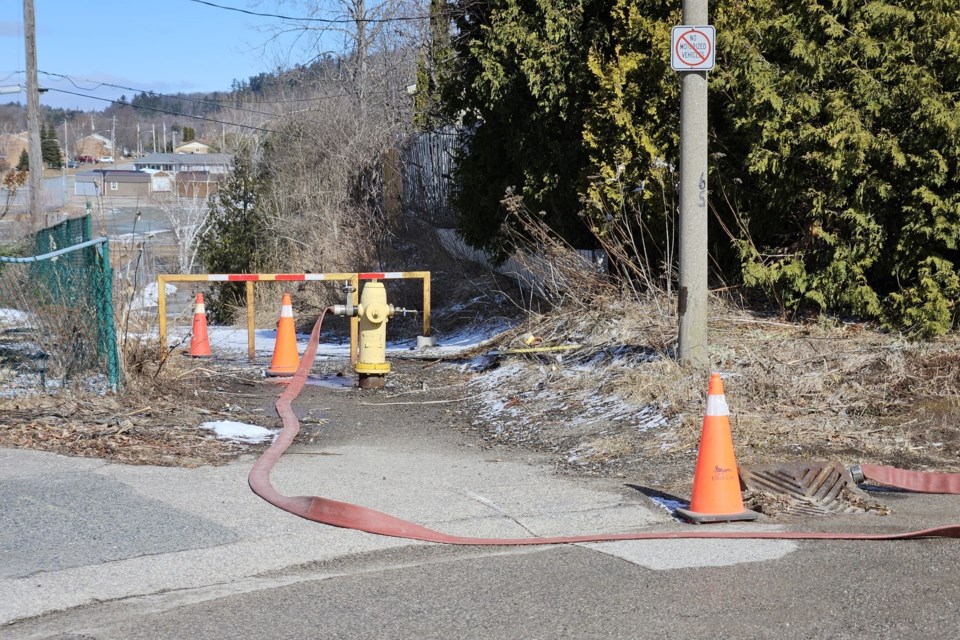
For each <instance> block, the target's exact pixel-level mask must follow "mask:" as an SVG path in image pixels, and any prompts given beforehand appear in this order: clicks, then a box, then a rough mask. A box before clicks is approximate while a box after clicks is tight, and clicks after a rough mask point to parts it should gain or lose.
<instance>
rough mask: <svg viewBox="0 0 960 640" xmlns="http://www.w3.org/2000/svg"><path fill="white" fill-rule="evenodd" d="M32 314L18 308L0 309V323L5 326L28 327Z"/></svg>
mask: <svg viewBox="0 0 960 640" xmlns="http://www.w3.org/2000/svg"><path fill="white" fill-rule="evenodd" d="M32 317H33V314H31V313H27V312H25V311H20V310H19V309H0V324H3V325H4V326H7V327H30V326H32V325H31V318H32Z"/></svg>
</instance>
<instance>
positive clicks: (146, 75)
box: [0, 0, 299, 109]
mask: <svg viewBox="0 0 960 640" xmlns="http://www.w3.org/2000/svg"><path fill="white" fill-rule="evenodd" d="M216 4H221V5H225V6H232V7H237V8H242V9H251V8H252V9H255V10H259V11H261V12H266V13H271V12H274V13H276V12H277V11H276V10H277V6H276V5H273V6H268V5H270V4H271V3H268V2H263V3H259V6H256V7H254V6H251V5H250V4H249V3H248V2H247V1H246V0H216ZM281 9H282V10H281V11H279V12H280V13H285V14H294V15H296V14H297V10H296V8H294V7H292V6H290V7H282V8H281ZM35 11H36V20H37V66H38V68H39V70H40V71H47V72H50V73H54V74H61V75H66V76H70V78H71V79H72V80H73V83H71V82H70V81H68V80H65V79H62V78H56V77H51V76H45V75H43V74H41V75H40V76H39V80H40V86H41V87H50V88H58V89H64V90H68V91H72V92H75V93H82V94H90V95H95V96H100V97H103V98H111V99H116V98H118V97H119V96H120V95H121V94H126V96H127V98H130V97H131V96H132V95H133V93H134V92H132V91H124V90H122V89H114V88H110V87H103V86H101V87H99V88H98V87H97V83H98V82H108V83H111V84H117V85H123V86H125V87H133V88H136V89H140V90H147V91H156V92H159V93H176V92H179V91H183V92H191V91H214V90H229V88H230V83H231V82H232V81H233V80H234V79H246V78H248V77H250V76H252V75H256V74H258V73H260V72H261V71H270V70H273V69H276V68H277V66H278V65H281V64H289V63H295V62H299V60H296V59H286V54H284V53H283V47H284V46H285V44H287V43H284V42H273V43H269V44H268V41H269V33H267V32H266V31H264V30H263V27H267V26H269V25H270V24H271V19H270V18H264V17H255V16H250V15H245V14H242V13H238V12H234V11H225V10H223V9H217V8H214V7H210V6H206V5H203V4H198V3H195V2H191V1H190V0H168V1H167V2H161V3H157V2H147V1H145V0H97V1H96V2H79V1H75V0H35ZM273 23H274V24H275V23H276V21H273ZM265 45H266V46H265ZM24 60H25V54H24V40H23V3H22V2H21V1H20V0H2V1H0V86H5V85H15V84H24V83H25V77H24V74H23V73H17V72H19V71H23V70H24V69H25V67H26V64H25V62H24ZM75 85H77V86H75ZM78 87H82V88H78ZM16 99H17V95H15V94H10V95H0V102H4V103H5V102H9V101H11V100H16ZM25 100H26V98H25V96H24V94H20V101H21V102H25ZM40 100H41V102H42V103H43V104H46V105H50V106H55V107H77V108H81V109H103V108H104V107H106V106H108V103H106V102H103V101H99V100H92V99H88V98H81V97H77V96H73V95H67V94H63V93H57V92H54V91H50V92H47V93H44V94H43V95H42V96H41V98H40Z"/></svg>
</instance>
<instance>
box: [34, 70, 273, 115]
mask: <svg viewBox="0 0 960 640" xmlns="http://www.w3.org/2000/svg"><path fill="white" fill-rule="evenodd" d="M40 73H42V74H43V75H45V76H52V77H55V78H63V79H64V80H67V81H68V82H69V83H70V84H72V85H73V86H74V87H76V88H77V89H80V90H81V91H96V90H97V89H99V88H100V87H112V88H114V89H124V90H125V91H136V92H138V93H142V94H145V95H148V96H156V97H162V98H171V99H174V100H183V101H185V102H196V103H198V104H206V105H212V106H215V107H217V108H220V107H221V105H220V104H219V103H218V102H217V101H214V100H201V99H199V98H190V97H188V96H183V95H176V94H169V93H158V92H156V91H150V90H145V89H135V88H133V87H125V86H123V85H120V84H111V83H109V82H100V81H99V80H87V79H85V78H72V77H70V76H67V75H64V74H62V73H51V72H49V71H41V72H40ZM75 81H80V82H93V83H95V84H96V86H94V87H81V86H80V85H78V84H77V83H76V82H75ZM120 104H123V103H122V102H121V103H120ZM130 106H131V107H135V108H145V107H141V106H140V105H135V104H131V105H130ZM231 109H234V110H235V111H246V112H247V113H256V114H258V115H261V116H273V115H274V114H272V113H267V112H266V111H256V110H255V109H245V108H243V107H231Z"/></svg>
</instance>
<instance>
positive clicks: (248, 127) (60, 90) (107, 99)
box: [47, 87, 277, 133]
mask: <svg viewBox="0 0 960 640" xmlns="http://www.w3.org/2000/svg"><path fill="white" fill-rule="evenodd" d="M47 91H56V92H57V93H66V94H68V95H72V96H80V97H81V98H90V99H91V100H101V101H103V102H109V103H111V104H118V105H124V106H128V107H129V106H131V105H130V103H128V102H120V101H119V100H112V99H110V98H101V97H100V96H92V95H90V94H87V93H77V92H76V91H68V90H66V89H54V88H52V87H50V88H48V89H47ZM134 108H135V109H146V110H148V111H156V112H159V113H166V114H168V115H173V116H180V117H182V118H193V119H195V120H204V121H206V122H216V123H217V124H225V125H230V126H233V127H240V128H241V129H255V130H257V131H264V132H266V133H277V132H276V131H274V130H273V129H267V128H266V127H258V126H255V125H251V124H240V123H239V122H228V121H226V120H218V119H216V118H207V117H204V116H195V115H191V114H189V113H182V112H179V111H172V110H170V109H160V108H158V107H148V106H144V105H138V106H135V107H134Z"/></svg>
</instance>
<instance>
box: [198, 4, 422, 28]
mask: <svg viewBox="0 0 960 640" xmlns="http://www.w3.org/2000/svg"><path fill="white" fill-rule="evenodd" d="M189 1H190V2H195V3H197V4H204V5H207V6H208V7H214V8H216V9H223V10H225V11H236V12H237V13H245V14H247V15H251V16H257V17H260V18H277V19H279V20H286V21H287V22H320V23H323V24H356V23H357V22H366V23H382V22H404V21H412V20H427V19H429V18H430V16H421V15H418V16H393V17H391V18H314V17H310V16H301V17H297V16H285V15H281V14H279V13H262V12H260V11H251V10H249V9H241V8H239V7H229V6H226V5H222V4H216V3H214V2H207V0H189Z"/></svg>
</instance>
